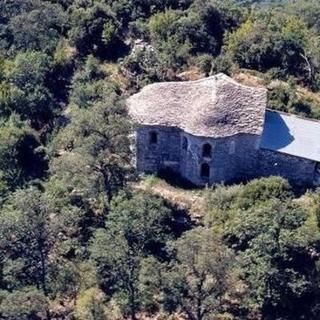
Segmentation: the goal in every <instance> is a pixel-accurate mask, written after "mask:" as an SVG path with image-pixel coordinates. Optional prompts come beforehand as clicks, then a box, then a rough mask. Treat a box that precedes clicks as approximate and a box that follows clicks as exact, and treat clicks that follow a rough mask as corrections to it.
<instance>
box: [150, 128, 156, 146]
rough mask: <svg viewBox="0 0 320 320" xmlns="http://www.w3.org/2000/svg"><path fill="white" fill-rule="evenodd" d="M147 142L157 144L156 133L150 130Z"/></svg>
mask: <svg viewBox="0 0 320 320" xmlns="http://www.w3.org/2000/svg"><path fill="white" fill-rule="evenodd" d="M149 143H150V144H157V143H158V133H157V132H154V131H151V132H150V134H149Z"/></svg>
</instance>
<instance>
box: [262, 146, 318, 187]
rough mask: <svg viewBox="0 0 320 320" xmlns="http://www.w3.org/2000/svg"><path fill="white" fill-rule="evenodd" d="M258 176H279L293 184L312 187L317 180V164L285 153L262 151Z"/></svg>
mask: <svg viewBox="0 0 320 320" xmlns="http://www.w3.org/2000/svg"><path fill="white" fill-rule="evenodd" d="M258 159H259V165H258V167H257V172H256V176H264V177H268V176H271V175H279V176H282V177H284V178H286V179H288V180H289V181H290V182H291V183H292V184H295V185H303V186H312V185H313V184H314V179H315V166H316V162H314V161H312V160H308V159H304V158H299V157H295V156H291V155H287V154H284V153H280V152H276V151H271V150H264V149H260V150H259V154H258Z"/></svg>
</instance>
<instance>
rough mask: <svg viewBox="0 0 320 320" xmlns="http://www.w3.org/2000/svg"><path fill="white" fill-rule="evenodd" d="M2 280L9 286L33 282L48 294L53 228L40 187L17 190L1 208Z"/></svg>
mask: <svg viewBox="0 0 320 320" xmlns="http://www.w3.org/2000/svg"><path fill="white" fill-rule="evenodd" d="M0 220H1V223H0V225H1V236H0V244H1V248H2V252H1V256H2V268H3V269H2V281H4V284H5V286H6V288H8V289H18V288H20V287H21V286H25V285H34V286H36V287H37V288H38V289H40V290H42V291H43V292H44V293H45V294H48V285H47V283H48V268H49V266H48V265H49V253H50V250H51V248H52V246H53V244H54V243H55V236H56V234H55V228H54V224H52V223H51V221H50V217H49V211H48V208H47V205H46V203H45V202H44V199H43V198H42V194H41V192H40V191H38V190H36V189H34V188H29V189H26V190H19V191H16V192H15V193H14V194H12V196H11V197H10V198H9V200H8V201H7V202H6V203H5V205H4V206H3V208H2V210H1V215H0Z"/></svg>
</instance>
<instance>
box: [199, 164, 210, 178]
mask: <svg viewBox="0 0 320 320" xmlns="http://www.w3.org/2000/svg"><path fill="white" fill-rule="evenodd" d="M200 174H201V177H202V178H209V177H210V166H209V165H208V164H207V163H203V164H202V165H201V172H200Z"/></svg>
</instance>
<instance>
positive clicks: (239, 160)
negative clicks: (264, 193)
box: [180, 133, 259, 185]
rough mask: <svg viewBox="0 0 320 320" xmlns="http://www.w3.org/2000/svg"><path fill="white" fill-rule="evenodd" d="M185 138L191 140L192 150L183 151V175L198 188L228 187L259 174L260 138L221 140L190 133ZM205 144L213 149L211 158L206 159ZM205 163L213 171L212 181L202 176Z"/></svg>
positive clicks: (189, 141) (234, 137)
mask: <svg viewBox="0 0 320 320" xmlns="http://www.w3.org/2000/svg"><path fill="white" fill-rule="evenodd" d="M183 136H185V137H186V138H187V140H188V148H187V150H183V148H182V152H181V167H180V172H181V175H182V176H183V177H184V178H186V179H188V180H190V181H191V182H193V183H194V184H196V185H205V184H214V183H224V182H225V183H228V182H232V181H235V180H241V179H246V178H248V177H249V176H252V175H253V174H254V173H255V167H256V165H257V155H256V146H257V145H258V144H259V137H258V136H255V135H249V134H243V135H235V136H233V137H228V138H221V139H214V138H205V137H195V136H192V135H190V134H186V133H183ZM205 144H210V146H211V147H212V155H211V157H203V154H202V153H203V146H204V145H205ZM203 163H207V164H208V165H209V167H210V176H209V178H205V177H202V176H201V165H202V164H203Z"/></svg>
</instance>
